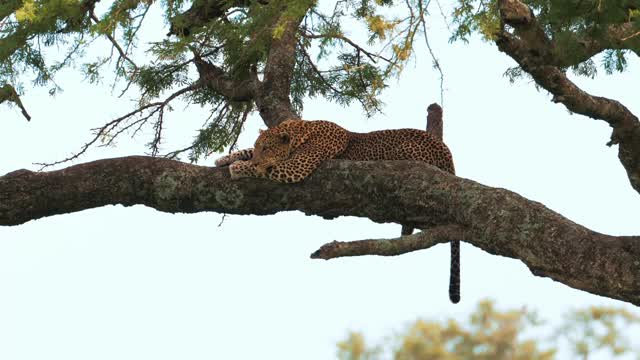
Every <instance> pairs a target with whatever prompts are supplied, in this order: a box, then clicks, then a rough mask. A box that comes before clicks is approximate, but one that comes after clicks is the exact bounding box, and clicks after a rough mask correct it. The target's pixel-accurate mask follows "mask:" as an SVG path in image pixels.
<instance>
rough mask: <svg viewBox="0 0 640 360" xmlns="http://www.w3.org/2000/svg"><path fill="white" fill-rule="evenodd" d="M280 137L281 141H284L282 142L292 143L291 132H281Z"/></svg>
mask: <svg viewBox="0 0 640 360" xmlns="http://www.w3.org/2000/svg"><path fill="white" fill-rule="evenodd" d="M278 137H279V139H280V143H282V144H288V143H290V142H291V137H290V136H289V134H287V133H285V132H283V133H280V134H279V135H278Z"/></svg>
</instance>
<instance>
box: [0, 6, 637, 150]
mask: <svg viewBox="0 0 640 360" xmlns="http://www.w3.org/2000/svg"><path fill="white" fill-rule="evenodd" d="M525 2H526V3H527V4H528V5H529V6H531V7H532V9H534V11H535V14H536V16H537V18H538V20H539V21H540V23H541V24H543V26H544V29H545V31H546V32H547V34H548V35H549V36H550V37H551V38H552V39H553V40H554V41H555V42H556V44H557V50H558V54H561V55H562V57H563V61H564V63H565V64H566V65H563V66H564V67H566V68H570V69H572V70H573V71H574V72H575V73H576V74H578V75H584V76H594V75H595V74H596V71H597V69H598V68H599V66H601V67H602V68H603V69H604V70H605V72H607V73H611V72H614V71H623V70H624V69H625V68H626V65H627V61H626V56H628V54H629V53H630V52H635V53H636V54H638V53H640V36H632V37H630V38H628V39H625V40H624V41H622V42H617V43H616V46H614V47H613V48H611V49H607V50H606V51H605V52H604V53H603V55H602V57H601V58H600V59H596V60H597V61H596V60H594V59H591V58H590V57H586V58H581V56H582V55H581V51H582V49H583V47H584V39H585V38H588V39H594V40H597V41H601V40H607V36H608V35H607V34H608V32H607V26H609V25H619V24H626V25H628V24H632V25H633V26H637V25H638V23H639V22H640V0H627V1H609V2H603V1H596V0H568V1H565V0H552V1H549V0H526V1H525ZM325 5H327V4H324V3H322V4H319V3H318V2H317V1H314V0H269V1H263V0H260V1H246V0H227V1H221V2H217V1H210V0H190V1H187V0H161V1H153V0H112V1H110V2H98V1H96V0H6V1H2V2H0V86H4V85H11V86H13V88H15V89H17V90H18V92H19V93H22V92H23V90H24V89H28V87H29V86H48V87H49V89H50V94H52V95H53V94H55V93H56V92H57V91H58V90H60V89H61V86H63V85H64V84H58V83H57V82H56V74H57V73H58V72H59V71H61V70H63V69H65V68H77V69H78V70H79V71H80V72H81V73H82V74H84V76H85V78H86V80H88V81H89V82H91V83H102V81H103V80H104V79H109V80H112V81H113V83H112V86H113V87H112V89H115V87H116V84H118V85H120V86H121V87H120V89H121V90H122V92H123V93H124V92H125V91H127V90H128V89H135V90H136V91H139V95H138V99H137V100H138V102H137V104H138V106H139V108H138V109H137V110H134V111H132V112H131V113H130V115H128V117H136V116H137V117H139V118H138V119H137V120H133V119H129V118H128V117H127V116H125V118H124V119H123V120H121V122H117V121H116V122H115V123H112V124H108V126H107V125H105V129H104V132H106V133H101V136H102V137H105V138H111V136H117V135H118V134H120V133H121V132H122V131H124V129H128V128H129V127H130V126H131V124H141V125H145V124H147V123H148V124H153V126H154V129H155V130H156V137H155V138H154V140H153V141H152V143H151V148H152V150H153V151H152V152H153V153H155V152H156V150H157V148H158V146H157V145H158V144H157V143H156V141H161V139H162V137H161V132H162V131H161V130H162V126H161V125H162V116H163V114H164V111H163V110H164V108H165V107H167V108H169V106H170V105H169V102H170V101H173V100H174V99H175V98H177V97H179V96H181V97H183V98H185V99H186V100H188V101H190V103H192V104H198V105H201V106H205V107H207V108H209V109H211V111H212V119H216V120H212V121H209V122H207V123H206V125H205V126H203V128H202V131H201V132H200V133H199V135H198V136H197V137H196V138H195V141H194V143H193V144H192V146H191V148H192V150H193V153H192V154H193V159H197V158H198V156H199V155H201V154H207V153H208V152H209V151H212V149H222V148H223V147H225V146H229V145H230V144H232V143H234V142H235V140H236V138H235V136H237V134H238V133H239V131H240V130H239V129H241V128H242V125H241V122H242V119H243V118H244V117H245V113H246V112H247V111H250V110H249V109H252V108H253V105H252V103H251V102H240V103H239V102H232V101H230V100H229V99H225V98H224V97H223V96H222V95H221V94H219V93H217V92H216V91H214V90H212V89H201V88H200V89H196V87H191V85H192V84H194V83H195V82H196V81H197V80H198V74H197V72H196V71H194V70H195V66H194V53H197V54H199V56H200V57H202V58H203V59H205V60H207V61H209V62H211V63H212V64H215V65H216V66H217V68H219V69H220V70H221V71H223V72H224V73H225V76H226V77H225V79H228V80H231V81H234V80H235V81H243V80H247V79H250V78H253V77H255V76H258V77H260V76H261V75H262V74H264V71H265V66H266V62H267V59H268V56H269V52H270V49H271V45H272V44H273V43H274V41H278V40H279V39H282V36H283V35H285V34H284V31H286V29H287V28H286V25H287V24H288V23H289V21H291V20H292V19H299V18H300V17H303V20H302V22H301V25H300V27H299V29H298V31H297V39H298V43H297V44H296V49H297V51H296V54H295V68H294V70H293V74H292V83H291V93H290V96H291V99H292V103H293V105H294V107H295V110H296V111H298V112H301V111H302V109H303V105H304V100H305V99H306V98H309V97H318V96H320V97H323V98H326V99H329V100H331V101H334V102H336V103H338V104H341V105H345V106H347V105H350V104H352V103H353V102H354V101H356V102H358V103H359V104H360V105H361V106H362V108H363V111H364V113H365V114H366V115H367V116H372V115H374V114H376V113H377V112H379V111H381V109H382V102H381V100H380V97H381V95H382V92H383V91H384V89H385V88H386V87H387V83H388V81H389V80H390V79H392V78H394V77H397V76H399V75H400V74H401V72H402V69H403V68H404V66H405V65H406V64H407V62H409V61H411V59H413V57H414V56H415V51H416V48H417V45H416V43H415V42H416V40H417V39H419V38H420V36H422V35H423V34H422V31H425V32H426V25H425V23H426V20H425V19H426V16H427V15H428V11H429V9H428V6H429V5H430V2H429V1H425V0H406V1H396V2H394V1H393V0H336V1H335V3H333V4H332V5H333V6H331V7H327V6H325ZM212 6H213V7H214V8H212ZM152 7H156V9H158V10H160V11H161V13H162V14H163V17H164V21H165V23H164V24H163V25H164V26H165V27H166V30H163V29H158V30H159V31H166V32H164V33H165V34H166V33H167V32H169V33H170V34H172V35H167V36H166V37H164V38H163V39H162V40H160V41H157V42H151V43H144V44H140V43H139V39H138V34H139V30H140V29H141V28H142V27H143V26H144V25H145V24H146V23H145V19H146V18H147V14H148V13H149V11H150V9H151V8H152ZM212 9H213V10H212ZM211 11H213V12H217V13H219V14H218V15H216V16H210V17H207V16H204V15H206V14H208V13H209V12H211ZM452 19H453V23H454V24H455V25H456V27H455V29H454V30H453V33H452V37H451V39H452V40H462V41H467V40H468V39H469V37H470V36H472V35H473V34H480V35H481V36H482V37H483V38H484V39H486V40H492V39H494V38H495V34H496V32H497V31H499V30H500V21H499V18H498V12H497V0H488V1H484V0H482V1H481V0H456V6H455V8H454V10H453V18H452ZM638 29H639V30H640V26H638ZM639 33H640V32H639ZM424 35H426V34H424ZM98 39H101V40H102V41H96V40H98ZM105 41H106V42H107V43H108V44H109V46H108V47H104V46H103V47H101V48H98V47H97V46H96V45H95V44H104V43H105ZM92 46H93V47H94V48H92V49H91V51H88V50H89V49H90V47H92ZM138 47H140V49H139V48H138ZM96 50H98V51H96ZM87 54H91V57H88V56H87ZM134 59H141V60H136V61H134ZM521 74H522V73H521V72H520V71H519V70H518V69H510V70H508V71H507V72H506V75H507V76H508V77H509V79H510V80H513V79H515V78H516V77H518V76H520V75H521ZM176 91H178V92H177V93H176ZM174 95H175V96H174ZM149 114H151V116H152V117H153V118H154V119H155V120H154V121H148V120H149V119H150V118H149V117H148V116H149ZM215 127H219V128H217V129H216V128H215Z"/></svg>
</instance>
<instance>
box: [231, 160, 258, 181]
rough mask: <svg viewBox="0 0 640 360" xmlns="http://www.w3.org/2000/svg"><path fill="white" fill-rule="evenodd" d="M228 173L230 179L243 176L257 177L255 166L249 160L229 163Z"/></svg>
mask: <svg viewBox="0 0 640 360" xmlns="http://www.w3.org/2000/svg"><path fill="white" fill-rule="evenodd" d="M229 174H231V178H232V179H240V178H244V177H259V176H258V174H257V173H256V168H255V166H253V165H252V164H251V163H250V162H249V161H244V160H238V161H235V162H234V163H233V164H231V165H229Z"/></svg>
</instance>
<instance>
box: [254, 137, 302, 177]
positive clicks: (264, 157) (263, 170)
mask: <svg viewBox="0 0 640 360" xmlns="http://www.w3.org/2000/svg"><path fill="white" fill-rule="evenodd" d="M292 150H293V149H292V141H291V137H290V136H289V134H288V133H287V132H286V131H285V130H283V129H279V128H273V129H269V130H260V136H258V139H257V140H256V143H255V145H254V147H253V157H252V158H251V163H252V164H253V165H254V166H255V167H256V171H257V172H258V174H260V175H266V174H267V173H268V171H269V169H270V168H271V167H273V166H274V165H276V164H278V163H280V162H282V161H284V160H287V159H288V158H289V156H290V155H291V152H292Z"/></svg>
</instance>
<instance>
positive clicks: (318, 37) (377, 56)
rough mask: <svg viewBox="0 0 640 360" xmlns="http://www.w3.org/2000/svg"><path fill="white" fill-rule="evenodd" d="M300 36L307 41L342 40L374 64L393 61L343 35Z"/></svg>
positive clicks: (302, 33)
mask: <svg viewBox="0 0 640 360" xmlns="http://www.w3.org/2000/svg"><path fill="white" fill-rule="evenodd" d="M300 34H301V35H302V36H303V37H304V38H307V39H338V40H341V41H343V42H346V43H347V44H349V45H351V47H353V48H354V49H356V50H358V51H359V52H361V53H363V54H365V55H366V56H367V57H368V58H369V59H370V60H371V61H372V62H374V63H377V61H376V59H379V60H384V61H385V62H388V63H391V60H390V59H388V58H386V57H384V56H382V55H380V54H374V53H372V52H370V51H368V50H366V49H365V48H363V47H362V46H360V45H358V44H356V43H355V42H354V41H353V40H351V39H349V38H348V37H346V36H344V35H342V34H312V33H306V32H300Z"/></svg>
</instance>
